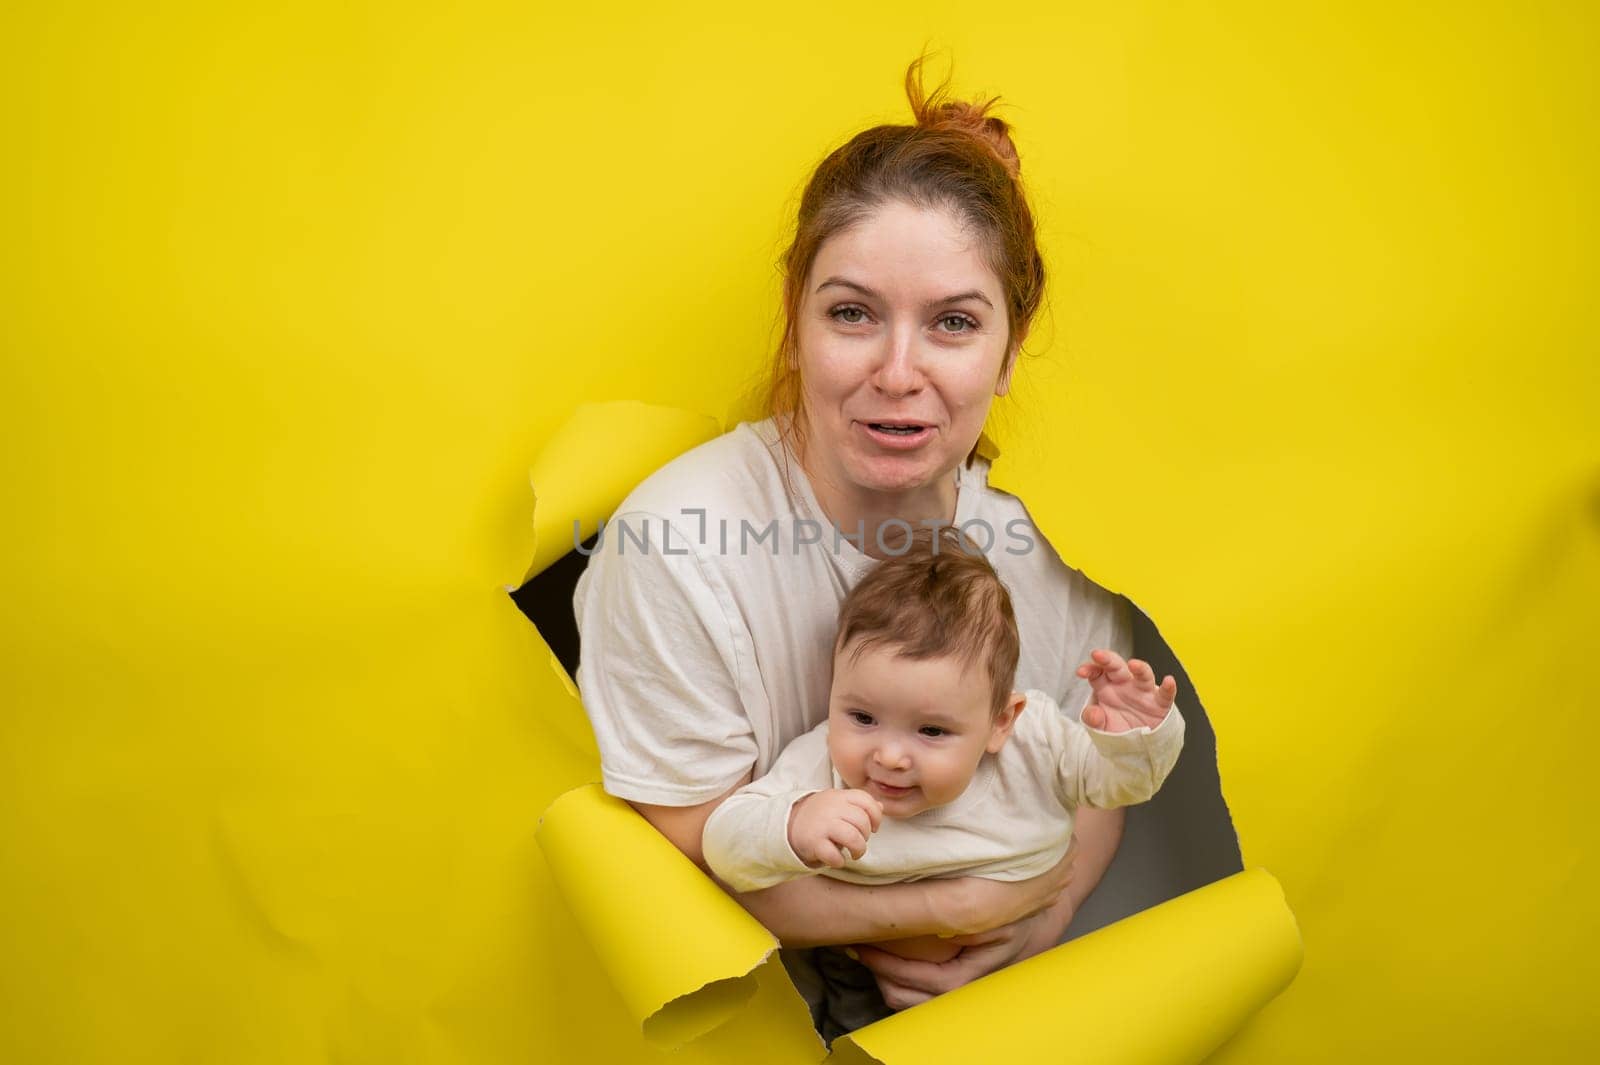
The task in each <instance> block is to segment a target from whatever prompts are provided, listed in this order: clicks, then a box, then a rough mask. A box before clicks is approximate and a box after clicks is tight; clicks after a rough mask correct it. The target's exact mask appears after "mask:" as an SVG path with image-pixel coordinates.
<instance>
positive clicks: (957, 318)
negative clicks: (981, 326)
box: [939, 314, 978, 334]
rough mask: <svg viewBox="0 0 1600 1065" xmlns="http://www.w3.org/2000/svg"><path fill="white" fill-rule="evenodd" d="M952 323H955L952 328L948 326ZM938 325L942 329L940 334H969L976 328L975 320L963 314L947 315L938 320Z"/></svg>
mask: <svg viewBox="0 0 1600 1065" xmlns="http://www.w3.org/2000/svg"><path fill="white" fill-rule="evenodd" d="M952 322H954V323H955V324H954V325H953V326H952V325H951V324H950V323H952ZM939 324H940V325H941V326H943V327H944V328H943V329H942V330H941V332H945V333H953V334H959V333H970V332H972V331H973V330H974V329H976V328H978V323H977V320H976V319H973V318H969V317H967V316H966V315H964V314H947V315H945V316H944V317H943V318H941V319H939Z"/></svg>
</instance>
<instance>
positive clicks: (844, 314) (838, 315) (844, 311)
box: [828, 307, 867, 325]
mask: <svg viewBox="0 0 1600 1065" xmlns="http://www.w3.org/2000/svg"><path fill="white" fill-rule="evenodd" d="M828 314H829V316H830V317H832V318H833V319H834V320H835V321H839V322H843V323H844V324H845V325H860V324H861V323H862V322H864V321H866V320H867V312H866V311H864V310H862V309H861V308H860V307H835V308H834V309H833V310H831V311H829V312H828Z"/></svg>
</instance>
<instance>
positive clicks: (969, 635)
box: [834, 525, 1021, 714]
mask: <svg viewBox="0 0 1600 1065" xmlns="http://www.w3.org/2000/svg"><path fill="white" fill-rule="evenodd" d="M871 647H888V648H892V649H893V650H894V651H895V652H896V653H897V654H900V655H903V656H904V657H906V658H913V659H924V658H942V657H944V656H946V655H956V656H958V657H959V658H960V659H961V660H962V661H964V662H966V663H967V664H968V665H969V666H972V665H976V664H978V663H979V662H982V663H983V665H984V666H985V667H986V668H987V669H988V671H989V680H990V683H991V685H992V688H993V693H992V705H991V707H990V713H991V714H998V713H999V712H1000V710H1001V709H1002V708H1003V707H1004V706H1005V704H1006V700H1007V699H1008V698H1009V697H1010V695H1011V685H1012V682H1013V680H1015V678H1016V672H1017V657H1018V655H1019V653H1020V650H1021V648H1020V642H1019V640H1018V638H1017V618H1016V615H1015V614H1014V613H1013V611H1012V609H1011V595H1010V593H1009V592H1007V591H1006V586H1005V584H1003V583H1002V582H1001V580H1000V575H999V574H998V573H996V572H995V571H994V567H993V566H991V565H990V564H989V560H988V559H986V558H984V557H983V553H982V552H981V551H979V550H978V547H977V545H976V544H974V543H973V542H972V540H971V539H970V538H968V537H966V536H964V535H963V534H962V533H961V532H960V531H958V530H957V529H956V528H955V527H953V526H949V525H946V526H942V527H941V528H939V529H938V530H937V533H936V532H935V530H932V529H928V528H923V529H919V530H917V531H916V532H915V533H914V534H913V535H912V537H911V541H910V545H909V547H908V548H907V550H906V551H905V553H904V554H902V555H900V556H898V557H895V558H889V559H885V560H884V561H883V562H880V563H879V564H878V565H877V566H875V567H874V568H873V570H872V572H870V573H868V574H867V575H866V576H865V577H863V578H862V579H861V581H860V583H858V584H857V585H856V586H855V588H853V589H852V590H851V592H850V594H849V595H848V596H846V597H845V601H844V603H843V605H841V606H840V607H839V635H838V639H837V641H836V642H835V644H834V652H835V653H836V654H837V653H841V652H845V651H846V650H848V653H849V654H850V656H851V658H852V659H853V658H854V657H855V656H857V655H859V654H861V652H862V651H864V650H867V649H868V648H871Z"/></svg>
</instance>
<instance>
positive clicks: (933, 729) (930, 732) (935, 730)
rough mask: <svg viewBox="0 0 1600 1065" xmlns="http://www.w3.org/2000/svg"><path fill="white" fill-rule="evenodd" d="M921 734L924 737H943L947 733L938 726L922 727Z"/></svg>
mask: <svg viewBox="0 0 1600 1065" xmlns="http://www.w3.org/2000/svg"><path fill="white" fill-rule="evenodd" d="M922 734H923V735H924V736H945V735H948V734H949V733H948V730H946V729H942V728H940V727H939V726H938V725H923V726H922Z"/></svg>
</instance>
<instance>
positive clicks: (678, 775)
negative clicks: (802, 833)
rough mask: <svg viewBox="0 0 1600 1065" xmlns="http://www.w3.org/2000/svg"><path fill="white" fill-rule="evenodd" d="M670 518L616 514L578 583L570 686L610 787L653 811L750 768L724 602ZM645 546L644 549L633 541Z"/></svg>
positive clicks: (693, 800) (702, 794) (694, 800)
mask: <svg viewBox="0 0 1600 1065" xmlns="http://www.w3.org/2000/svg"><path fill="white" fill-rule="evenodd" d="M668 529H669V525H668V523H667V521H666V519H664V518H661V517H659V516H657V515H653V514H644V513H637V512H634V513H624V514H618V515H616V516H615V517H613V518H612V520H611V522H610V523H609V524H608V526H607V528H606V530H605V534H604V537H603V539H602V541H601V543H600V545H599V546H598V547H597V548H596V550H595V553H594V555H593V556H592V557H591V558H590V560H589V566H588V568H587V569H586V570H585V571H584V574H583V576H582V578H581V579H580V580H579V582H578V588H577V592H576V593H575V595H574V597H573V608H574V612H575V614H576V616H577V621H578V634H579V654H580V657H579V662H578V677H577V679H578V689H579V691H580V693H581V694H582V697H583V707H584V711H585V712H586V713H587V714H588V715H589V723H590V725H591V726H592V727H593V729H594V737H595V743H596V744H597V745H598V747H599V748H600V770H601V775H602V780H603V782H604V786H605V789H606V791H607V792H609V793H610V794H612V795H615V796H617V797H618V798H622V799H630V800H633V801H635V802H643V803H651V804H655V805H661V806H693V805H696V804H698V803H702V802H705V801H707V800H709V799H714V798H716V797H717V796H718V795H721V794H723V793H724V792H726V791H727V790H728V789H729V788H731V787H733V786H734V784H736V783H738V781H739V778H740V777H742V776H744V774H745V773H746V772H748V771H749V770H750V768H751V767H752V766H753V765H754V764H755V761H756V741H755V737H754V734H753V733H752V731H751V727H750V719H749V717H748V715H747V714H746V712H745V709H744V706H743V704H742V702H741V700H740V698H739V693H738V683H737V676H738V669H739V658H740V655H741V653H744V654H748V650H744V651H741V647H740V644H741V642H743V644H744V648H746V649H747V648H748V646H749V641H748V633H743V636H744V639H743V640H742V641H741V638H740V637H741V632H742V630H741V629H740V627H739V623H738V619H737V616H736V612H735V611H734V609H733V603H732V599H731V597H730V596H729V595H728V594H727V593H726V589H725V588H724V587H722V586H720V585H719V583H718V580H717V576H716V575H715V574H714V573H711V572H708V570H707V568H706V567H705V566H704V565H703V564H702V562H701V560H700V559H699V558H698V557H697V556H696V555H695V554H694V553H693V552H692V551H691V550H690V549H689V547H687V546H686V545H688V544H690V543H692V541H691V540H690V539H689V538H688V537H687V536H685V535H684V533H683V531H682V530H680V529H677V528H676V527H670V532H668ZM641 540H642V541H644V542H645V543H646V544H647V545H648V546H647V547H642V546H640V541H641Z"/></svg>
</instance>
